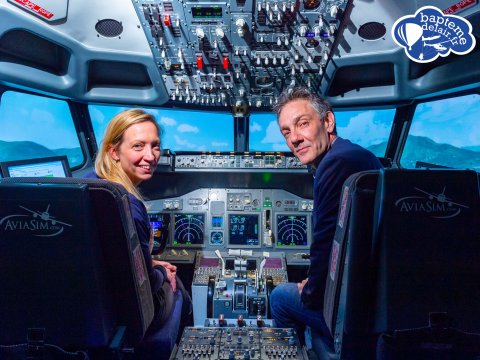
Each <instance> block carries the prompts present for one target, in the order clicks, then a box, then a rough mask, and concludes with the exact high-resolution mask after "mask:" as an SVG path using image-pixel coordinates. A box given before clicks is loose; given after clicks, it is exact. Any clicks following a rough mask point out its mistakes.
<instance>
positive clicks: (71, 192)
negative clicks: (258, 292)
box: [0, 178, 182, 359]
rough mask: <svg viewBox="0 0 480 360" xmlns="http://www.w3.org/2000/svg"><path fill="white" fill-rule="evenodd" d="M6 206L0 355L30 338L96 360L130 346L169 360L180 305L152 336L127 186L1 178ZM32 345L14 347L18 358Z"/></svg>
mask: <svg viewBox="0 0 480 360" xmlns="http://www.w3.org/2000/svg"><path fill="white" fill-rule="evenodd" d="M0 204H1V206H0V287H1V291H0V357H2V354H3V357H6V358H9V357H8V355H5V354H8V351H11V350H12V349H14V348H13V347H11V346H10V345H14V344H25V343H26V342H27V337H28V338H29V340H30V345H32V341H33V342H34V345H35V346H40V347H42V346H43V345H44V344H52V345H53V346H54V347H57V346H58V347H61V348H63V349H65V350H69V351H77V350H82V351H85V352H87V353H88V354H89V356H90V358H91V359H95V358H100V359H104V358H120V354H121V353H122V351H123V350H125V349H126V348H128V349H133V348H136V349H138V350H137V353H139V354H143V355H145V354H148V355H149V356H156V358H157V359H166V358H168V356H169V354H170V352H171V350H172V348H173V345H174V343H175V339H176V337H177V333H178V328H179V323H180V316H179V314H180V311H179V310H178V308H181V303H182V298H181V296H179V295H177V302H176V304H175V306H176V308H175V311H174V315H173V316H172V318H171V319H170V320H169V321H168V322H167V324H165V325H164V327H163V328H162V329H160V330H159V331H158V332H156V333H154V334H149V333H147V329H148V326H149V324H150V323H151V321H152V319H153V316H154V307H153V302H152V294H151V290H150V284H149V280H148V276H147V274H146V269H145V263H144V258H143V256H142V252H141V249H140V245H139V242H138V238H137V235H136V232H135V226H134V223H133V220H132V217H131V214H130V205H129V201H128V193H127V192H126V191H125V189H124V188H123V187H121V186H119V185H116V184H112V183H109V182H106V181H103V180H96V179H74V178H67V179H58V178H56V179H43V178H9V179H2V180H0ZM175 316H176V317H177V318H174V317H175ZM146 333H147V336H146V337H144V335H145V334H146ZM27 345H28V344H25V345H23V346H18V347H15V349H16V352H17V357H18V358H22V355H25V356H27V355H29V354H28V353H27V352H28V351H30V350H31V349H32V347H31V346H30V347H28V346H27ZM48 349H51V347H50V348H49V347H48V346H45V351H46V350H48ZM30 355H31V354H30ZM107 355H108V357H107ZM143 355H138V356H137V358H144V356H143ZM10 358H14V357H13V356H12V357H10Z"/></svg>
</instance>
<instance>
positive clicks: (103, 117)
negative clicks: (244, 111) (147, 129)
mask: <svg viewBox="0 0 480 360" xmlns="http://www.w3.org/2000/svg"><path fill="white" fill-rule="evenodd" d="M88 109H89V112H90V117H91V119H92V125H93V130H94V133H95V138H96V140H97V145H98V146H100V142H101V141H102V139H103V135H104V132H105V128H106V127H107V124H108V122H109V121H110V120H111V119H112V117H114V116H115V115H116V114H118V113H119V112H121V111H123V110H126V109H129V107H119V106H105V105H90V106H89V107H88ZM144 110H145V111H147V112H149V113H150V114H152V115H153V116H154V117H155V119H156V120H157V122H158V123H159V124H160V125H161V128H162V130H163V134H162V139H161V147H162V149H170V150H173V151H233V150H234V141H233V117H232V115H231V114H227V113H211V112H206V111H189V110H170V109H161V110H157V109H144Z"/></svg>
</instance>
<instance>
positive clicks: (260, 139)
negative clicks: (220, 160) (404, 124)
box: [249, 109, 395, 156]
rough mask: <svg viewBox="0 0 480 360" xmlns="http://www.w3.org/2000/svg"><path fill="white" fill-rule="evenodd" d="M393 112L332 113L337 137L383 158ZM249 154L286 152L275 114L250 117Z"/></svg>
mask: <svg viewBox="0 0 480 360" xmlns="http://www.w3.org/2000/svg"><path fill="white" fill-rule="evenodd" d="M394 115H395V109H382V110H367V111H335V119H336V123H337V133H338V136H340V137H343V138H345V139H349V140H350V141H352V142H354V143H356V144H359V145H361V146H363V147H365V148H367V149H369V150H370V151H372V152H373V153H374V154H375V155H377V156H384V155H385V149H386V147H387V141H388V137H389V135H390V128H391V127H392V122H393V117H394ZM249 139H250V147H249V150H250V151H289V149H288V147H287V145H286V144H285V139H284V138H283V136H282V134H281V133H280V130H279V128H278V125H277V118H276V116H275V115H274V114H252V115H250V137H249Z"/></svg>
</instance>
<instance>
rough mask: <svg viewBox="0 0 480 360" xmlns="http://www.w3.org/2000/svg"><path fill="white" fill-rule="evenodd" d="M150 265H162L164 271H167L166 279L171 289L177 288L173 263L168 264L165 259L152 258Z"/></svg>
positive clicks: (175, 269)
mask: <svg viewBox="0 0 480 360" xmlns="http://www.w3.org/2000/svg"><path fill="white" fill-rule="evenodd" d="M152 265H153V266H154V267H155V266H162V267H163V268H164V269H165V271H166V273H167V281H168V282H169V283H170V286H171V287H172V290H173V291H176V290H177V267H176V266H175V265H172V264H170V263H169V262H166V261H160V260H153V259H152Z"/></svg>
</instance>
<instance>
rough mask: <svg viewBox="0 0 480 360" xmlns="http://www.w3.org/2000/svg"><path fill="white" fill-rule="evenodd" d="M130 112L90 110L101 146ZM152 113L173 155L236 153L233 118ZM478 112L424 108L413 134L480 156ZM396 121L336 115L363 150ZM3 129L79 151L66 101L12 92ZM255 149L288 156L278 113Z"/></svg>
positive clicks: (467, 107) (4, 135)
mask: <svg viewBox="0 0 480 360" xmlns="http://www.w3.org/2000/svg"><path fill="white" fill-rule="evenodd" d="M125 109H127V107H118V106H104V105H90V106H89V111H90V115H91V118H92V124H93V128H94V132H95V136H96V138H97V142H99V141H100V140H101V138H102V137H103V133H104V130H105V127H106V125H107V123H108V121H109V120H110V119H111V118H112V117H113V116H115V115H116V114H117V113H119V112H120V111H122V110H125ZM147 111H149V112H151V113H152V114H153V115H154V116H155V118H156V119H157V121H158V122H159V123H160V124H161V126H162V128H163V130H164V134H163V136H162V148H169V149H172V150H174V151H232V150H233V148H234V140H233V118H232V116H231V114H230V113H227V112H225V113H212V112H208V111H185V110H170V109H147ZM478 113H480V96H479V95H476V94H473V95H466V96H463V97H460V98H452V99H445V100H439V101H433V102H429V103H424V104H420V105H419V106H418V107H417V111H416V113H415V117H414V121H413V123H412V127H411V130H410V135H414V136H417V137H425V138H429V139H431V140H433V141H434V142H435V143H438V144H449V145H453V146H455V147H457V148H462V149H470V150H474V151H480V122H479V121H478V120H477V117H478ZM393 116H394V109H386V110H362V111H347V112H341V111H337V112H336V119H337V131H338V135H339V136H341V137H343V138H347V139H350V140H351V141H352V142H354V143H357V144H360V145H362V146H364V147H372V146H375V145H378V144H386V141H387V139H388V136H389V133H390V128H391V124H392V120H393ZM19 119H21V121H19ZM0 129H2V130H1V132H0V142H19V141H23V142H25V141H29V142H33V143H35V144H38V145H40V146H43V147H45V148H48V149H52V150H55V149H60V148H74V147H79V141H78V138H77V135H76V132H75V129H74V126H73V121H72V118H71V115H70V111H69V108H68V105H67V103H66V102H64V101H62V100H57V99H51V98H46V97H41V96H35V95H30V94H23V93H18V92H13V91H8V92H6V93H5V94H3V96H2V102H1V104H0ZM407 144H408V142H407ZM382 148H383V149H384V147H382ZM250 150H251V151H288V148H287V147H286V145H285V141H284V139H283V137H282V135H281V133H280V131H279V129H278V126H277V123H276V117H275V116H274V115H273V114H268V113H267V114H252V115H251V117H250ZM377 155H378V156H382V155H383V154H377ZM4 160H5V159H3V161H4Z"/></svg>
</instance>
